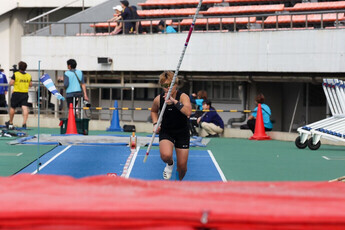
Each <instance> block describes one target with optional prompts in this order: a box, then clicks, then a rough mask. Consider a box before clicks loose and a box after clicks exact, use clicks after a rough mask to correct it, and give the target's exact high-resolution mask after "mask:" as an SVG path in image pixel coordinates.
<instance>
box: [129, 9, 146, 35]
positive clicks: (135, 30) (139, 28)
mask: <svg viewBox="0 0 345 230" xmlns="http://www.w3.org/2000/svg"><path fill="white" fill-rule="evenodd" d="M129 9H130V10H131V11H132V15H133V19H140V17H139V15H138V12H137V7H136V6H130V7H129ZM133 25H134V27H133V33H134V34H136V33H138V34H142V33H143V27H142V26H141V22H140V21H137V22H133Z"/></svg>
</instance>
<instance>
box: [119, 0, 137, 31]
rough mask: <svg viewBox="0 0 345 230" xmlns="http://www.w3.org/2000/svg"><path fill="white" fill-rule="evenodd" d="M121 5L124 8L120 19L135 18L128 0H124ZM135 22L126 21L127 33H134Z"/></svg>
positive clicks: (125, 28)
mask: <svg viewBox="0 0 345 230" xmlns="http://www.w3.org/2000/svg"><path fill="white" fill-rule="evenodd" d="M120 2H121V6H122V8H123V10H122V13H121V15H120V19H122V20H131V19H133V14H132V11H131V10H130V9H129V7H128V6H129V2H128V1H127V0H122V1H120ZM133 27H134V26H133V22H125V23H124V32H125V34H129V33H133ZM122 30H123V29H122Z"/></svg>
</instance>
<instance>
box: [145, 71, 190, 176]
mask: <svg viewBox="0 0 345 230" xmlns="http://www.w3.org/2000/svg"><path fill="white" fill-rule="evenodd" d="M173 77H174V73H173V72H171V71H168V72H164V73H162V74H161V75H160V76H159V83H160V84H161V86H162V88H163V90H164V92H163V93H162V94H160V95H158V96H157V97H156V98H155V99H154V100H153V105H152V108H151V118H152V122H153V126H154V127H153V130H154V131H155V129H156V125H157V121H158V113H159V110H161V109H162V107H163V104H164V101H165V102H166V103H167V107H166V109H165V111H164V114H163V119H162V123H161V125H160V127H159V128H158V129H157V130H158V131H159V151H160V155H161V159H162V160H163V161H164V162H165V163H166V166H165V168H164V171H163V178H164V179H165V180H169V179H170V178H171V175H172V171H173V168H174V161H173V148H174V146H175V151H176V157H177V171H178V173H179V179H180V180H182V179H183V177H184V176H185V174H186V172H187V161H188V154H189V142H190V140H189V139H190V135H189V128H188V117H189V116H190V114H191V113H192V106H191V103H190V99H189V96H188V95H187V94H185V93H182V92H180V91H178V90H177V84H178V79H176V81H175V85H174V86H173V88H172V91H171V95H170V98H166V95H167V93H168V90H169V87H170V85H171V82H172V80H173Z"/></svg>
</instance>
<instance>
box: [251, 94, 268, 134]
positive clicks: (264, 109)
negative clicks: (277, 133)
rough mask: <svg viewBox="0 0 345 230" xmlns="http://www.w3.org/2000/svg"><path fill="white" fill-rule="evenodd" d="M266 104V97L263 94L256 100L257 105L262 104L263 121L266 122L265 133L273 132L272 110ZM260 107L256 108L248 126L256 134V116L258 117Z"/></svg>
mask: <svg viewBox="0 0 345 230" xmlns="http://www.w3.org/2000/svg"><path fill="white" fill-rule="evenodd" d="M264 102H265V96H264V95H263V94H262V93H259V94H258V95H257V96H256V98H255V103H256V104H259V103H260V104H261V111H262V119H263V121H264V127H265V131H271V130H272V128H273V125H272V122H271V109H270V107H269V106H268V105H266V104H264ZM257 110H258V107H256V108H255V109H254V111H253V113H252V115H250V116H249V117H248V121H247V125H248V128H249V129H250V130H251V131H252V132H253V133H254V131H255V123H256V115H257Z"/></svg>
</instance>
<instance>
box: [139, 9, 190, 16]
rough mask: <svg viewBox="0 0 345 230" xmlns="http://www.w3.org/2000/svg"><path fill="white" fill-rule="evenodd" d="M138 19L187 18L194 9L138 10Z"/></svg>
mask: <svg viewBox="0 0 345 230" xmlns="http://www.w3.org/2000/svg"><path fill="white" fill-rule="evenodd" d="M137 12H138V15H139V16H140V17H164V16H188V15H194V14H195V12H196V8H183V9H156V10H138V11H137Z"/></svg>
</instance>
